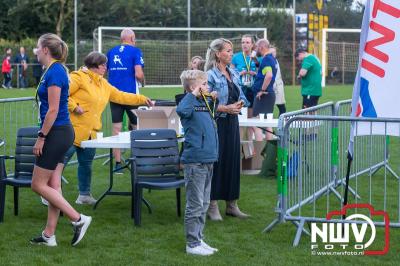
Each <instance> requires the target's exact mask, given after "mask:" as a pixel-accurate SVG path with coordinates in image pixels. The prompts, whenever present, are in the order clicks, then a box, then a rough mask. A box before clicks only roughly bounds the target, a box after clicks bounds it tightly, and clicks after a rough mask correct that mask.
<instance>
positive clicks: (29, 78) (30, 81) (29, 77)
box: [11, 63, 74, 89]
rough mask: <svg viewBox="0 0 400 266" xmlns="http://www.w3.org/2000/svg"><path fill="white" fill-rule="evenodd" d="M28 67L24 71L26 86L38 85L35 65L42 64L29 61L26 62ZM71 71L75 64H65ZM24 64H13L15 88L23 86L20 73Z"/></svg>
mask: <svg viewBox="0 0 400 266" xmlns="http://www.w3.org/2000/svg"><path fill="white" fill-rule="evenodd" d="M26 65H27V69H26V70H25V71H24V73H23V74H24V79H25V81H26V82H27V84H26V87H33V86H35V87H36V86H37V84H36V80H35V79H36V77H34V76H33V67H35V66H40V67H41V66H42V65H41V64H35V63H29V64H26ZM65 65H66V66H67V68H69V70H70V71H72V70H74V64H65ZM21 68H22V64H15V63H12V64H11V84H12V86H13V87H14V88H18V89H19V88H21V84H20V81H21V80H20V74H22V73H21Z"/></svg>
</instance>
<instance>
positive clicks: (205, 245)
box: [200, 239, 218, 252]
mask: <svg viewBox="0 0 400 266" xmlns="http://www.w3.org/2000/svg"><path fill="white" fill-rule="evenodd" d="M200 245H201V246H202V247H203V248H205V249H209V250H211V251H213V252H217V251H218V249H217V248H213V247H210V246H209V245H208V244H207V243H206V242H204V241H203V239H202V240H201V242H200Z"/></svg>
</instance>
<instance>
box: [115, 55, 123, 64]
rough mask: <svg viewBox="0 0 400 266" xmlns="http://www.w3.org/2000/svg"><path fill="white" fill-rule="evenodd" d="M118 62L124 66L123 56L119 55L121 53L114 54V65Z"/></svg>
mask: <svg viewBox="0 0 400 266" xmlns="http://www.w3.org/2000/svg"><path fill="white" fill-rule="evenodd" d="M117 63H119V64H120V65H121V66H124V65H123V64H122V61H121V58H120V57H119V55H117V54H116V55H114V65H116V64H117Z"/></svg>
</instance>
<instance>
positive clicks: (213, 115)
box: [200, 92, 216, 119]
mask: <svg viewBox="0 0 400 266" xmlns="http://www.w3.org/2000/svg"><path fill="white" fill-rule="evenodd" d="M200 94H201V96H202V97H203V99H204V102H205V103H206V106H207V109H208V112H209V113H210V115H211V118H212V119H215V102H216V101H215V100H214V99H213V104H214V106H213V110H212V111H211V107H210V105H209V104H208V101H207V98H206V96H205V95H204V94H203V93H202V92H200Z"/></svg>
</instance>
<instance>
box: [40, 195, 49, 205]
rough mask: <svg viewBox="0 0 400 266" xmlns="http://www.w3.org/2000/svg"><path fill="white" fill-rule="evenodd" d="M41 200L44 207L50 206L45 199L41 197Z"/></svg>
mask: <svg viewBox="0 0 400 266" xmlns="http://www.w3.org/2000/svg"><path fill="white" fill-rule="evenodd" d="M40 199H41V200H42V204H43V205H46V206H49V202H48V201H47V200H46V199H45V198H43V197H40Z"/></svg>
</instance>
